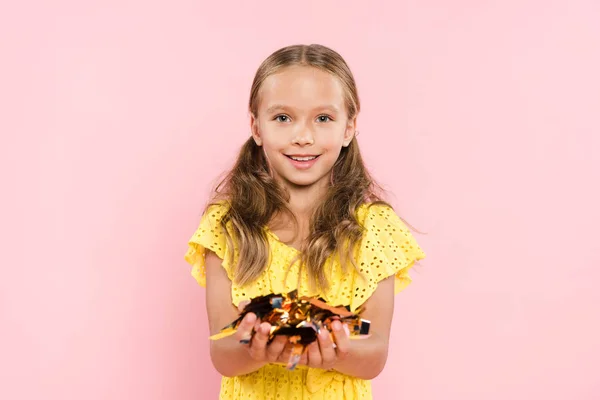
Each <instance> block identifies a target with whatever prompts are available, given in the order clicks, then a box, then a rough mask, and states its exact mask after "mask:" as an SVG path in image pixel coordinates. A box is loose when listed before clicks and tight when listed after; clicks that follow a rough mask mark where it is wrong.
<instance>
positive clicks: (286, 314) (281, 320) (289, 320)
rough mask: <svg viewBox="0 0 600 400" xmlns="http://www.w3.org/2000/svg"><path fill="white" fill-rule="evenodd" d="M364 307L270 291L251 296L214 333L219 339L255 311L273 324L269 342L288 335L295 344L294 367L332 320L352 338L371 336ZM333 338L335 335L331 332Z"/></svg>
mask: <svg viewBox="0 0 600 400" xmlns="http://www.w3.org/2000/svg"><path fill="white" fill-rule="evenodd" d="M362 311H363V310H358V311H357V312H356V313H352V312H350V310H349V309H348V308H346V307H343V306H338V307H333V306H330V305H328V304H327V303H326V302H325V301H324V300H323V299H317V298H308V297H298V293H297V291H292V292H290V293H288V294H285V295H284V294H270V295H266V296H260V297H256V298H254V299H252V300H251V301H250V303H248V304H247V305H246V306H245V307H244V309H243V311H242V312H241V313H240V315H239V317H238V318H237V319H236V320H235V321H233V322H232V323H231V324H229V325H227V326H226V327H225V328H223V329H222V330H221V332H220V333H218V334H216V335H213V336H211V339H212V340H219V339H221V338H224V337H226V336H229V335H232V334H233V333H235V332H236V331H237V328H238V326H239V324H240V323H241V322H242V320H243V319H244V317H245V316H246V314H248V313H254V314H256V316H257V318H258V319H259V320H260V321H261V322H268V323H269V324H270V325H271V333H270V335H269V343H270V342H271V341H272V340H273V338H275V336H278V335H283V336H287V337H288V340H289V342H290V343H292V344H293V348H292V353H291V355H290V359H289V361H288V364H287V368H288V369H289V370H293V369H294V368H295V367H296V366H297V365H298V362H299V361H300V358H301V356H302V354H303V353H304V351H305V349H306V346H307V345H309V344H310V343H312V342H314V341H316V340H317V335H318V333H319V332H320V330H321V329H327V330H328V331H329V332H331V324H332V323H333V321H336V320H338V321H340V322H341V323H343V324H346V325H347V326H348V328H349V334H350V339H362V338H365V337H367V336H368V334H369V329H370V325H371V323H370V321H368V320H365V319H362V318H360V314H361V312H362ZM250 341H251V336H250V337H248V338H244V339H242V341H241V342H242V343H250ZM332 341H333V335H332Z"/></svg>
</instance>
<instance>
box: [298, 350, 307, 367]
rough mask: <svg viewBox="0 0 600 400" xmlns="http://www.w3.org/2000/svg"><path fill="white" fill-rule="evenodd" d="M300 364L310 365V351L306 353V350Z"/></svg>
mask: <svg viewBox="0 0 600 400" xmlns="http://www.w3.org/2000/svg"><path fill="white" fill-rule="evenodd" d="M298 364H300V365H308V351H306V349H305V350H304V352H303V353H302V356H300V361H299V362H298Z"/></svg>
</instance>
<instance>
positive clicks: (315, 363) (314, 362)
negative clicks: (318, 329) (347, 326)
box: [306, 342, 323, 368]
mask: <svg viewBox="0 0 600 400" xmlns="http://www.w3.org/2000/svg"><path fill="white" fill-rule="evenodd" d="M306 356H307V357H306V361H307V363H308V366H309V367H312V368H320V367H321V365H322V364H323V359H322V357H321V351H320V350H319V344H318V343H317V342H312V343H311V344H309V345H308V348H307V350H306Z"/></svg>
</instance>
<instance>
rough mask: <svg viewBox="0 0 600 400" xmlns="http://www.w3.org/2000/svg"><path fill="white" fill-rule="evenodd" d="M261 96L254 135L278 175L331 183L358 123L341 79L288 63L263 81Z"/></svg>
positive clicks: (288, 180)
mask: <svg viewBox="0 0 600 400" xmlns="http://www.w3.org/2000/svg"><path fill="white" fill-rule="evenodd" d="M259 99H260V103H259V105H258V112H257V115H256V116H252V117H251V124H252V135H253V137H254V140H255V141H256V143H257V144H258V145H259V146H262V148H263V150H264V152H265V155H266V157H267V159H268V161H269V165H270V166H271V169H272V171H273V173H274V174H275V177H276V178H277V179H279V180H280V181H282V182H283V183H284V184H286V185H290V186H312V185H315V184H317V185H319V187H324V186H326V184H327V182H329V179H330V173H331V169H332V168H333V165H334V164H335V162H336V161H337V159H338V156H339V154H340V151H341V149H342V146H348V145H349V144H350V142H351V140H352V137H353V136H354V130H355V125H356V118H352V119H351V120H350V119H349V118H348V114H347V110H346V105H345V102H344V88H343V86H342V83H341V82H340V81H339V79H337V78H336V77H335V76H333V75H331V74H329V73H327V72H325V71H322V70H319V69H316V68H313V67H304V66H294V67H288V68H285V69H284V70H282V71H281V72H279V73H277V74H273V75H271V76H269V77H268V78H267V79H266V80H265V81H264V82H263V84H262V87H261V89H260V93H259ZM315 157H316V158H315ZM294 158H295V159H294ZM298 158H300V159H298ZM322 185H323V186H322Z"/></svg>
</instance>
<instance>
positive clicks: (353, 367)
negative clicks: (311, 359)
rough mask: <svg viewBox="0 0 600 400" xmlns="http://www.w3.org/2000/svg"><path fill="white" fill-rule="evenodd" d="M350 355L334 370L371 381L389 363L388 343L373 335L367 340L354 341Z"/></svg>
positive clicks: (349, 351)
mask: <svg viewBox="0 0 600 400" xmlns="http://www.w3.org/2000/svg"><path fill="white" fill-rule="evenodd" d="M351 342H352V344H351V346H350V348H349V350H348V354H347V355H346V356H345V357H344V359H343V360H341V361H338V362H336V364H335V366H334V367H333V369H335V370H336V371H338V372H341V373H343V374H345V375H350V376H353V377H355V378H359V379H366V380H370V379H373V378H375V377H377V376H378V375H379V374H380V373H381V371H382V370H383V367H384V366H385V363H386V361H387V354H388V343H387V341H386V340H384V339H383V338H382V337H380V336H378V335H376V334H373V336H371V337H369V338H367V339H359V340H352V341H351Z"/></svg>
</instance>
